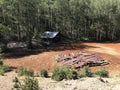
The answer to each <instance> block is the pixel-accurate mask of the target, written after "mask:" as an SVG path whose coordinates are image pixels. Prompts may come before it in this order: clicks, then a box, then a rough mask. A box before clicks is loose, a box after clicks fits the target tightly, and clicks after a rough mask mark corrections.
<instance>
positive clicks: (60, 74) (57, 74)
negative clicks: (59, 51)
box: [52, 68, 65, 81]
mask: <svg viewBox="0 0 120 90" xmlns="http://www.w3.org/2000/svg"><path fill="white" fill-rule="evenodd" d="M52 79H53V80H56V81H61V80H63V79H65V72H64V71H63V70H62V69H60V68H55V69H54V71H53V74H52Z"/></svg>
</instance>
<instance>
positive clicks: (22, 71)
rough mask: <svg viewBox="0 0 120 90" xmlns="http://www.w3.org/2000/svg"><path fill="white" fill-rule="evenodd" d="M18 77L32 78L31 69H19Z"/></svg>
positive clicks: (32, 72)
mask: <svg viewBox="0 0 120 90" xmlns="http://www.w3.org/2000/svg"><path fill="white" fill-rule="evenodd" d="M17 73H18V76H34V71H33V70H32V69H28V68H24V67H21V68H19V69H18V70H17Z"/></svg>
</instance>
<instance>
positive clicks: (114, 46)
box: [4, 42, 120, 76]
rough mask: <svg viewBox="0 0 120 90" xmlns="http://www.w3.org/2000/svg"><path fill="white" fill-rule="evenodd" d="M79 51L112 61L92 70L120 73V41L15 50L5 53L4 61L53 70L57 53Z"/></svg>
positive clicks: (37, 68) (17, 65) (9, 63)
mask: <svg viewBox="0 0 120 90" xmlns="http://www.w3.org/2000/svg"><path fill="white" fill-rule="evenodd" d="M79 51H85V52H89V53H96V54H98V55H100V56H101V57H102V58H104V59H105V60H107V61H108V62H109V63H110V64H108V65H106V66H99V67H92V70H96V69H100V68H105V69H107V70H108V71H109V72H110V75H112V76H116V75H120V70H119V69H120V43H81V42H79V43H72V44H63V45H59V46H52V47H47V48H44V49H36V50H34V51H31V50H29V51H28V50H27V51H26V50H15V51H14V52H11V53H8V54H5V57H4V62H5V63H6V64H8V65H10V66H11V67H14V68H18V67H21V66H23V67H28V68H32V69H34V70H36V71H39V70H41V69H43V68H45V69H47V70H48V71H49V72H51V71H53V69H54V68H55V67H57V63H56V61H55V59H54V57H55V56H56V55H61V54H67V53H73V52H79Z"/></svg>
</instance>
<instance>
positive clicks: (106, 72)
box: [95, 69, 109, 77]
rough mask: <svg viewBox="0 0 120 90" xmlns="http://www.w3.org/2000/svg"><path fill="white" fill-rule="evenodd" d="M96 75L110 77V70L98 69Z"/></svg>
mask: <svg viewBox="0 0 120 90" xmlns="http://www.w3.org/2000/svg"><path fill="white" fill-rule="evenodd" d="M95 75H97V76H100V77H109V72H108V71H107V70H105V69H102V70H98V71H96V72H95Z"/></svg>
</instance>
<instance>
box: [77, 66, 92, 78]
mask: <svg viewBox="0 0 120 90" xmlns="http://www.w3.org/2000/svg"><path fill="white" fill-rule="evenodd" d="M92 76H93V74H92V72H91V70H90V68H89V66H85V67H83V70H82V72H81V73H80V74H79V77H92Z"/></svg>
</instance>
